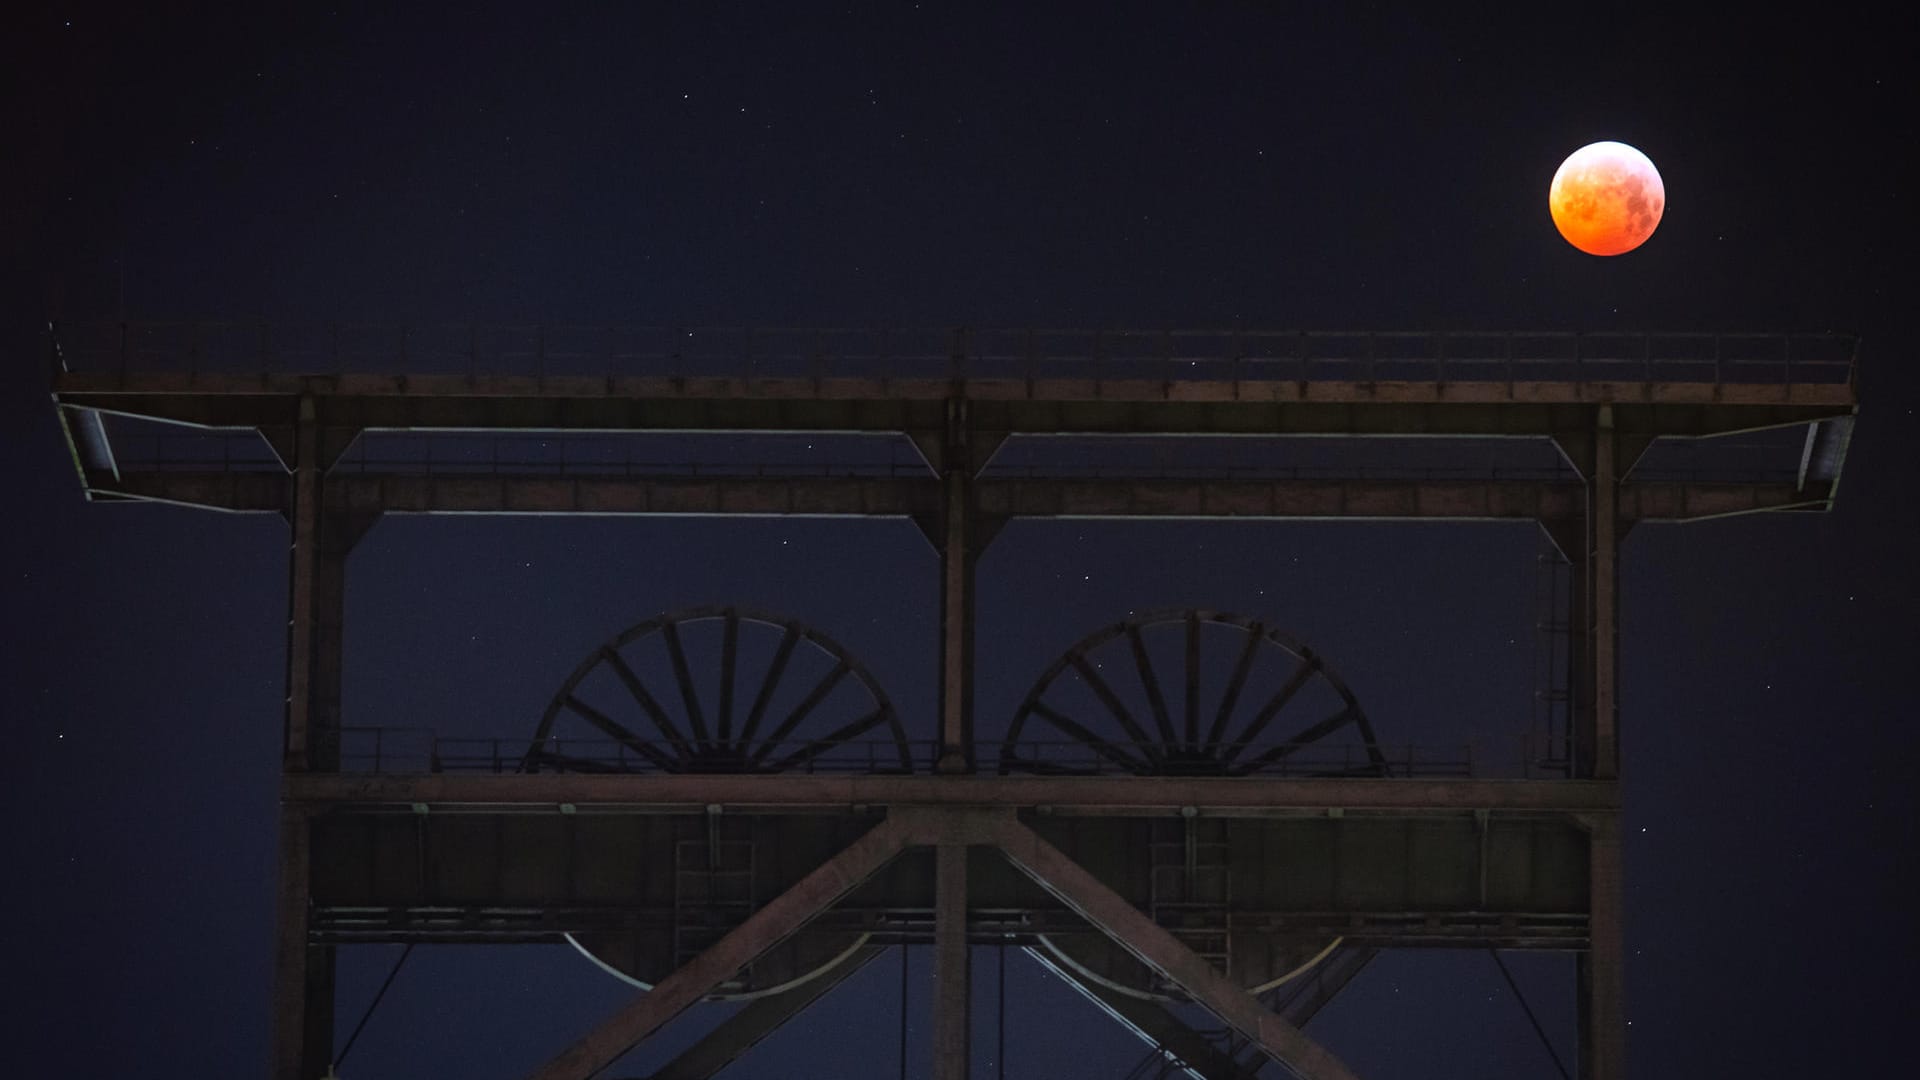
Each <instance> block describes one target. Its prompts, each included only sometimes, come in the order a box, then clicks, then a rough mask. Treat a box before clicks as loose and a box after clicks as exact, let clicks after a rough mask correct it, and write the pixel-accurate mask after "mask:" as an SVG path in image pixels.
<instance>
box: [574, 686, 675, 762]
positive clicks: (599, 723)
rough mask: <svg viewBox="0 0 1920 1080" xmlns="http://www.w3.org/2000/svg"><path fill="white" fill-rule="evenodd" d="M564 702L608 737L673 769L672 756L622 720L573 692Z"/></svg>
mask: <svg viewBox="0 0 1920 1080" xmlns="http://www.w3.org/2000/svg"><path fill="white" fill-rule="evenodd" d="M563 703H564V704H565V705H566V707H567V708H568V709H571V710H572V711H573V712H574V713H575V714H576V715H578V716H580V717H581V718H583V719H585V720H586V721H587V723H589V724H592V725H593V726H594V727H596V728H599V729H600V731H601V732H602V733H603V734H605V735H606V736H607V737H608V738H611V739H614V740H616V741H618V742H619V743H620V745H622V746H624V747H626V748H627V749H629V750H632V751H633V752H634V753H636V754H639V755H640V756H641V757H644V758H646V759H647V760H648V761H651V762H653V763H654V764H655V765H658V766H659V767H660V768H662V769H665V770H667V771H669V772H672V771H673V768H674V761H673V759H672V758H670V757H668V756H667V755H666V754H665V753H663V752H661V750H660V748H659V747H657V746H654V745H653V744H652V743H650V742H647V741H646V740H645V739H642V738H641V737H640V736H638V735H635V734H634V733H633V732H631V731H629V730H627V727H626V725H625V724H622V723H621V722H620V721H618V720H615V719H614V718H613V717H611V716H608V715H607V714H606V713H603V712H601V711H600V710H599V709H596V708H594V707H593V706H591V705H589V704H587V703H586V702H584V701H581V700H580V699H579V698H577V697H574V696H573V695H572V694H568V695H567V696H566V698H565V699H564V700H563Z"/></svg>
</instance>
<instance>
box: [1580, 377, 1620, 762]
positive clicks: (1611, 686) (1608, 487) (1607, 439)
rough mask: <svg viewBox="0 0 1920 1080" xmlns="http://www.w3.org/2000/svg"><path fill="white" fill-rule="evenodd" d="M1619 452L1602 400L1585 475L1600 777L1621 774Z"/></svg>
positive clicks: (1609, 413)
mask: <svg viewBox="0 0 1920 1080" xmlns="http://www.w3.org/2000/svg"><path fill="white" fill-rule="evenodd" d="M1617 465H1618V463H1617V461H1616V458H1615V448H1614V436H1613V409H1612V408H1611V407H1610V406H1601V408H1600V417H1599V423H1598V424H1597V425H1595V428H1594V438H1593V473H1592V475H1591V476H1589V477H1588V479H1587V522H1588V529H1589V530H1590V541H1589V543H1588V552H1589V556H1588V570H1587V573H1588V578H1589V581H1590V584H1589V586H1588V589H1587V592H1588V595H1589V596H1590V597H1591V598H1592V600H1591V604H1590V608H1591V610H1590V611H1589V612H1588V613H1587V614H1588V616H1589V619H1590V622H1589V624H1588V625H1589V626H1590V627H1591V630H1590V640H1591V648H1592V656H1593V672H1592V676H1593V678H1592V682H1593V710H1592V712H1593V716H1592V724H1593V758H1592V762H1593V772H1592V776H1593V778H1594V779H1596V780H1616V779H1619V776H1620V741H1619V735H1618V725H1619V706H1618V693H1619V688H1620V675H1619V662H1618V659H1617V658H1618V655H1619V645H1620V623H1619V612H1620V607H1619V603H1620V600H1619V596H1620V569H1619V566H1620V562H1619V559H1620V535H1619V533H1620V479H1619V476H1618V468H1617Z"/></svg>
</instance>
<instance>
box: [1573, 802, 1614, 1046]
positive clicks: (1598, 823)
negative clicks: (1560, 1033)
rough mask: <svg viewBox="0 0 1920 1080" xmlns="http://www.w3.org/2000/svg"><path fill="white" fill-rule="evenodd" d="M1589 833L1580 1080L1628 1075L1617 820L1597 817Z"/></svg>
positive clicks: (1580, 979) (1579, 962)
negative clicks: (1587, 941)
mask: <svg viewBox="0 0 1920 1080" xmlns="http://www.w3.org/2000/svg"><path fill="white" fill-rule="evenodd" d="M1587 829H1588V844H1589V845H1590V847H1589V854H1588V871H1587V873H1588V882H1589V883H1588V895H1589V903H1590V905H1591V907H1590V910H1589V913H1588V925H1589V930H1588V936H1589V939H1590V942H1589V945H1588V947H1587V951H1586V952H1583V953H1580V954H1578V956H1577V958H1576V960H1575V963H1576V965H1577V967H1578V974H1577V979H1578V984H1577V985H1578V988H1577V991H1576V992H1577V994H1578V1000H1579V1013H1580V1080H1623V1078H1624V1077H1625V1076H1626V1075H1627V1015H1626V1004H1625V1001H1626V995H1625V979H1624V977H1623V976H1624V971H1623V968H1624V964H1625V957H1626V945H1625V940H1626V939H1625V926H1624V920H1623V918H1622V907H1623V903H1622V894H1621V887H1620V817H1619V815H1618V814H1607V815H1604V816H1596V817H1593V818H1590V819H1589V820H1588V821H1587Z"/></svg>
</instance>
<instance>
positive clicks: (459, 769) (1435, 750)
mask: <svg viewBox="0 0 1920 1080" xmlns="http://www.w3.org/2000/svg"><path fill="white" fill-rule="evenodd" d="M821 745H822V744H820V743H819V742H817V741H810V740H804V739H795V740H789V741H787V742H784V743H780V744H773V745H770V746H765V750H766V752H765V753H764V754H759V757H760V758H761V759H762V760H763V761H766V762H772V761H778V760H780V759H781V758H783V757H785V756H787V755H788V754H789V753H791V752H793V751H797V750H801V749H803V748H819V747H821ZM907 746H908V749H909V753H910V756H911V759H912V761H913V762H914V771H928V772H930V771H931V770H932V765H933V762H934V761H935V760H937V758H938V757H939V755H940V750H941V747H940V744H939V742H938V741H937V740H910V741H909V742H908V743H907ZM1107 746H1109V747H1111V748H1113V749H1117V750H1119V751H1121V752H1123V753H1126V754H1130V755H1132V756H1134V757H1136V758H1139V759H1143V760H1144V759H1148V758H1152V757H1155V756H1164V755H1162V754H1161V752H1162V751H1164V750H1165V748H1164V747H1161V746H1159V745H1158V744H1151V745H1135V744H1131V743H1126V742H1111V743H1108V744H1107ZM754 749H755V751H756V753H757V752H758V751H760V750H761V749H762V747H758V746H757V747H755V748H754ZM1271 749H1272V748H1271V747H1265V746H1263V747H1261V748H1259V750H1258V751H1250V752H1249V753H1247V754H1246V755H1244V756H1245V757H1247V758H1256V757H1260V756H1262V755H1264V754H1265V753H1267V752H1268V751H1270V750H1271ZM975 752H976V755H977V756H976V760H977V761H978V762H979V767H980V768H981V770H982V771H984V772H997V771H1002V770H1004V771H1007V772H1011V773H1017V774H1040V775H1054V776H1062V775H1065V776H1126V775H1137V772H1136V771H1135V770H1131V769H1128V768H1126V767H1123V766H1121V765H1119V764H1117V763H1116V762H1115V761H1114V760H1113V758H1112V757H1110V756H1108V755H1107V754H1104V753H1102V752H1101V750H1100V749H1098V748H1096V747H1094V746H1092V745H1090V744H1087V743H1084V742H1075V741H1071V740H1019V741H1017V742H1015V743H1013V744H1011V745H1009V744H1006V743H1003V742H999V741H985V742H981V743H978V744H976V746H975ZM1570 753H1571V747H1570V746H1569V745H1568V740H1567V739H1566V738H1564V737H1560V736H1549V735H1545V734H1540V733H1526V734H1516V735H1511V736H1502V737H1486V738H1478V739H1468V740H1463V741H1461V742H1457V743H1439V744H1409V743H1377V744H1374V745H1372V746H1368V745H1366V744H1363V743H1359V742H1343V743H1339V744H1335V745H1321V744H1306V745H1301V746H1298V747H1294V748H1291V750H1290V751H1289V752H1288V753H1286V754H1285V755H1283V756H1278V757H1274V758H1272V759H1271V760H1265V761H1261V762H1260V763H1258V764H1257V765H1256V766H1254V767H1252V768H1250V769H1247V770H1245V771H1236V770H1235V769H1234V768H1231V767H1229V768H1227V769H1225V770H1224V771H1217V772H1216V771H1210V770H1209V769H1208V767H1207V766H1206V765H1205V764H1204V763H1196V762H1192V761H1189V762H1187V763H1185V764H1179V763H1175V764H1169V765H1167V766H1165V767H1164V768H1163V769H1161V770H1156V771H1157V772H1159V773H1163V774H1172V775H1188V776H1194V775H1245V776H1252V777H1261V778H1268V779H1284V778H1310V777H1325V776H1387V777H1395V778H1402V779H1445V778H1469V777H1479V778H1490V777H1499V778H1519V779H1536V778H1564V777H1565V776H1567V775H1568V772H1569V764H1568V763H1569V761H1570ZM339 760H340V769H341V771H342V772H350V773H386V774H421V773H497V774H504V773H516V772H529V771H539V772H562V773H566V772H572V773H640V774H654V775H669V774H673V773H700V772H755V771H759V770H758V768H757V767H756V766H755V765H754V764H753V763H752V762H749V761H744V760H742V761H738V762H727V761H724V760H718V759H709V760H705V761H702V762H695V763H687V764H684V765H676V766H674V767H667V766H663V765H662V764H661V763H660V761H659V760H658V759H657V758H655V757H653V756H650V755H649V754H647V753H644V752H642V751H640V750H638V749H636V748H635V747H633V746H632V745H629V744H627V743H623V742H621V741H619V740H616V739H603V738H595V739H569V738H560V737H550V738H548V739H546V740H544V741H541V742H539V743H538V744H536V743H535V742H534V740H533V739H531V738H529V737H525V736H522V737H517V738H516V737H506V736H502V737H470V736H455V737H441V736H439V735H437V734H435V733H434V732H433V731H432V730H431V729H427V728H419V727H348V728H342V729H341V732H340V759H339ZM788 771H789V772H791V773H798V774H808V775H811V774H840V775H898V774H900V773H902V772H903V771H905V770H903V769H902V768H901V764H900V744H899V743H898V742H895V741H894V740H891V739H851V740H844V741H838V742H832V743H827V744H825V745H824V749H820V750H819V752H818V753H815V754H813V755H812V756H810V757H808V758H806V760H805V761H803V762H802V763H800V764H799V765H797V766H795V767H794V768H793V769H791V770H788Z"/></svg>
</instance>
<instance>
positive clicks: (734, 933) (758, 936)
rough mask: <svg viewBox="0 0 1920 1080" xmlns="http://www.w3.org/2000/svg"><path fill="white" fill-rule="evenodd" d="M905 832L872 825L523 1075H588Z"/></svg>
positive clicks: (860, 877) (786, 931) (849, 883)
mask: <svg viewBox="0 0 1920 1080" xmlns="http://www.w3.org/2000/svg"><path fill="white" fill-rule="evenodd" d="M912 837H913V833H912V830H911V829H910V828H909V827H908V826H907V825H905V824H902V823H901V822H900V821H899V820H894V819H889V820H887V821H883V822H881V823H880V824H879V825H876V826H874V827H873V829H871V830H869V831H868V832H867V833H866V834H864V835H863V836H861V837H860V839H858V840H855V841H854V842H853V843H852V844H850V845H848V847H847V848H846V849H845V850H843V851H841V852H840V853H839V854H838V855H835V856H834V857H833V858H831V859H828V860H827V861H826V862H824V863H822V864H820V865H819V866H817V867H815V868H814V869H813V871H812V872H810V873H809V874H807V876H805V877H803V878H801V879H800V880H799V881H798V882H796V883H795V884H794V885H793V887H791V888H789V889H788V890H787V891H786V892H784V893H781V894H780V895H779V896H777V897H775V898H774V899H773V900H772V901H770V902H768V903H767V904H766V905H765V906H763V907H761V908H760V909H759V910H757V911H755V912H754V913H753V914H752V915H749V916H748V917H747V918H746V920H745V921H744V922H742V923H741V924H740V925H739V926H737V927H735V928H734V929H732V930H730V931H728V932H727V934H726V935H725V936H724V937H722V938H721V939H720V940H719V941H718V942H715V943H714V945H713V946H712V947H711V948H709V949H707V950H706V951H705V952H702V953H701V954H700V955H699V956H696V957H694V958H693V959H692V960H690V961H688V962H687V963H686V964H685V965H684V966H683V967H681V968H679V969H678V970H676V971H674V972H673V973H672V974H671V975H668V976H667V977H666V978H664V979H662V980H660V982H659V983H658V984H656V985H655V986H654V988H653V989H652V990H650V991H648V992H646V993H645V994H642V995H641V996H639V997H638V998H635V999H634V1000H633V1001H632V1002H631V1003H629V1004H628V1005H626V1006H624V1007H622V1008H621V1009H620V1010H619V1011H617V1012H615V1013H614V1014H613V1015H612V1016H610V1017H608V1018H607V1019H606V1020H604V1021H602V1022H601V1023H600V1024H599V1025H598V1026H597V1027H595V1028H594V1029H593V1030H592V1031H589V1032H588V1033H587V1034H586V1035H584V1036H582V1037H581V1038H580V1039H579V1040H578V1041H576V1042H575V1043H574V1044H573V1045H572V1046H569V1047H568V1048H567V1049H565V1050H563V1051H561V1052H560V1054H559V1055H557V1056H556V1057H554V1058H553V1059H552V1060H551V1061H549V1062H547V1064H545V1065H543V1066H541V1067H540V1068H539V1069H536V1070H535V1071H534V1072H532V1073H530V1074H529V1080H588V1078H589V1077H591V1076H593V1075H594V1074H595V1073H597V1072H599V1071H600V1070H601V1069H604V1068H606V1067H607V1066H608V1065H611V1064H613V1062H614V1061H616V1060H617V1059H618V1058H619V1057H620V1056H621V1055H622V1054H625V1053H626V1052H627V1051H628V1050H630V1049H632V1048H633V1047H634V1046H635V1045H637V1044H638V1043H639V1042H640V1041H641V1040H642V1039H645V1038H646V1037H647V1036H648V1035H651V1034H652V1033H653V1032H655V1031H657V1030H659V1029H660V1027H661V1026H662V1025H664V1024H666V1023H667V1021H669V1020H672V1019H673V1018H674V1017H676V1016H678V1015H680V1013H682V1012H683V1011H685V1010H686V1009H687V1008H688V1007H689V1006H691V1005H692V1004H693V1003H694V1002H696V1001H699V1000H700V999H701V998H704V997H706V996H707V995H708V994H709V993H711V992H712V991H713V989H714V988H715V987H717V986H719V985H720V984H721V983H722V982H723V981H725V980H726V979H727V978H728V977H729V976H731V975H732V974H733V973H734V972H736V971H739V970H740V969H741V968H742V967H745V966H746V965H747V964H749V963H751V962H752V961H753V959H754V957H756V956H759V955H760V954H761V953H763V952H766V951H767V950H768V949H770V948H772V947H773V946H775V945H777V944H779V943H780V942H781V941H782V940H784V939H785V938H786V937H788V936H789V935H791V934H792V933H793V932H794V931H796V930H798V929H800V928H801V927H802V926H804V925H805V924H806V923H807V922H808V921H809V920H811V919H812V918H814V917H815V916H817V915H819V914H820V913H821V912H822V911H825V910H826V909H827V908H829V907H831V906H832V905H833V903H834V902H835V901H836V900H838V899H840V898H841V897H842V896H845V895H846V894H847V893H849V892H851V891H853V889H854V888H856V887H858V886H859V885H860V883H861V882H863V881H865V880H866V879H867V878H869V877H871V876H873V874H874V873H875V872H876V871H878V870H879V869H880V868H881V867H882V866H885V865H886V864H887V863H888V862H889V861H891V860H892V859H893V857H894V856H895V855H898V854H899V853H900V852H901V851H902V850H903V849H904V848H905V847H906V846H907V844H908V843H909V842H910V840H911V839H912Z"/></svg>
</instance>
